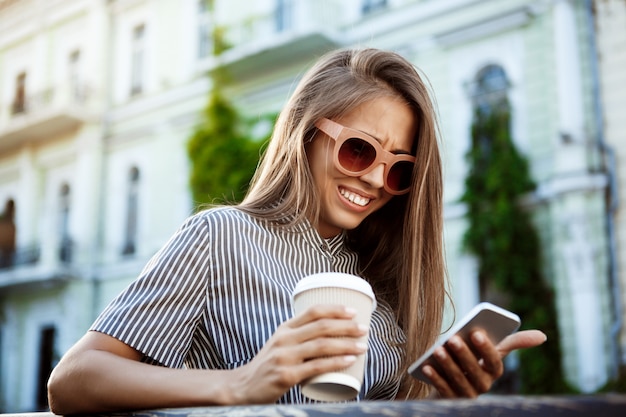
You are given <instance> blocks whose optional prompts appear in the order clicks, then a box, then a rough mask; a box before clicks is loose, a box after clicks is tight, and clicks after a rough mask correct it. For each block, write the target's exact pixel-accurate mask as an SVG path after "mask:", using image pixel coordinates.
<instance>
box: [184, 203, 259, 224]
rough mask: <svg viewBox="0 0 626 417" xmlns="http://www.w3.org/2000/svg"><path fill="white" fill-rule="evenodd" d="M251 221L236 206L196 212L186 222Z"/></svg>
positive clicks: (217, 207) (247, 215)
mask: <svg viewBox="0 0 626 417" xmlns="http://www.w3.org/2000/svg"><path fill="white" fill-rule="evenodd" d="M223 220H231V221H251V220H254V219H253V218H252V216H250V215H249V214H248V213H246V212H244V211H242V210H240V209H239V208H237V206H216V207H211V208H207V209H203V210H200V211H198V212H197V213H195V214H193V215H191V216H190V217H189V218H188V221H206V222H215V221H223Z"/></svg>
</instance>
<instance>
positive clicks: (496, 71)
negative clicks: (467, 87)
mask: <svg viewBox="0 0 626 417" xmlns="http://www.w3.org/2000/svg"><path fill="white" fill-rule="evenodd" d="M509 86H510V83H509V81H508V79H507V77H506V73H505V72H504V69H502V67H501V66H499V65H493V64H492V65H487V66H486V67H484V68H483V69H481V70H480V71H479V72H478V74H477V75H476V80H475V81H474V83H473V84H472V88H471V91H470V94H471V96H472V101H473V105H474V108H475V109H477V110H479V111H480V112H481V113H483V114H490V113H493V112H494V111H495V110H497V109H500V108H503V107H504V108H507V109H508V99H507V92H508V89H509Z"/></svg>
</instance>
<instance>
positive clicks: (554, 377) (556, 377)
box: [461, 103, 571, 394]
mask: <svg viewBox="0 0 626 417" xmlns="http://www.w3.org/2000/svg"><path fill="white" fill-rule="evenodd" d="M479 109H480V107H478V108H477V110H476V111H475V114H474V121H473V126H472V146H471V148H470V150H469V151H468V153H467V155H466V158H467V161H468V165H469V173H468V175H467V177H466V180H465V191H464V194H463V196H462V198H461V201H462V202H464V203H466V205H467V209H468V213H467V220H468V228H467V230H466V232H465V234H464V237H463V244H464V248H465V249H466V250H467V251H469V252H470V253H471V254H473V255H474V256H476V258H477V260H478V275H479V282H480V286H481V292H482V293H483V294H485V293H487V292H489V291H495V292H497V293H499V294H500V295H501V297H500V298H504V299H505V300H506V303H507V307H508V308H509V309H511V310H512V311H515V312H516V313H517V314H518V315H519V316H520V317H521V319H522V328H528V329H540V330H542V331H543V332H544V333H546V334H547V336H548V340H547V342H546V343H545V344H543V345H542V346H540V347H536V348H532V349H524V350H521V351H520V352H519V358H520V366H519V370H518V375H519V380H518V381H517V386H518V387H519V391H520V392H521V393H523V394H548V393H563V392H571V389H570V388H569V387H568V386H567V384H566V383H565V382H564V379H563V376H562V370H561V353H560V352H561V349H560V338H559V334H558V327H557V320H556V317H557V315H556V309H555V300H554V294H553V291H552V289H551V288H550V286H549V285H548V284H547V283H546V280H545V279H544V277H543V274H542V262H541V253H542V251H541V242H540V239H539V236H538V233H537V231H536V229H535V227H534V224H533V222H532V218H531V214H530V213H529V212H528V211H527V210H526V209H524V208H523V207H522V206H521V205H520V198H521V197H522V196H523V195H524V194H526V193H528V192H530V191H532V190H533V189H534V187H535V185H534V183H533V181H532V179H531V176H530V173H529V169H528V162H527V160H526V159H525V158H524V156H523V155H521V154H520V153H519V152H518V151H517V149H516V147H515V145H514V144H513V142H512V140H511V134H510V110H509V107H508V105H507V104H506V103H500V105H499V106H495V107H491V108H489V109H487V110H479Z"/></svg>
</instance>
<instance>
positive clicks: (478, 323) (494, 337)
mask: <svg viewBox="0 0 626 417" xmlns="http://www.w3.org/2000/svg"><path fill="white" fill-rule="evenodd" d="M520 323H521V321H520V318H519V316H518V315H517V314H515V313H512V312H510V311H508V310H505V309H503V308H502V307H498V306H496V305H494V304H491V303H486V302H484V303H480V304H478V305H476V306H475V307H474V308H472V309H471V310H470V312H469V313H467V314H466V315H465V316H464V317H463V318H462V319H461V320H459V321H458V322H457V323H456V324H455V325H454V326H453V327H452V328H451V329H450V330H449V331H448V332H446V334H444V335H443V336H441V337H440V338H439V340H438V341H437V342H436V343H435V344H434V345H433V346H432V347H431V348H430V349H428V350H427V351H426V353H424V354H423V355H422V356H421V357H420V358H419V359H418V360H416V361H415V362H413V364H411V366H410V367H409V370H408V372H409V374H411V375H412V376H413V377H414V378H416V379H419V380H420V381H424V382H426V383H430V380H429V379H428V377H427V376H426V375H424V374H423V373H422V366H424V365H426V364H428V365H430V366H432V367H433V368H435V369H437V370H439V366H438V365H437V361H436V360H434V359H433V358H432V355H433V352H434V351H435V349H437V348H438V347H439V346H442V345H444V344H445V343H446V342H447V341H448V340H449V339H450V338H451V337H452V336H454V335H455V334H458V335H459V336H460V337H461V338H462V339H463V340H465V341H466V342H468V340H469V335H470V333H472V332H473V331H474V330H476V329H482V330H483V331H484V332H485V333H486V334H487V337H488V338H489V339H490V340H491V342H492V343H493V344H494V345H496V344H498V343H499V342H500V341H501V340H502V339H504V338H505V337H507V336H508V335H510V334H512V333H515V332H516V331H517V329H519V326H520ZM468 346H470V348H471V346H472V344H471V343H468Z"/></svg>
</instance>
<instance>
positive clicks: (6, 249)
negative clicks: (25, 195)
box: [0, 198, 15, 269]
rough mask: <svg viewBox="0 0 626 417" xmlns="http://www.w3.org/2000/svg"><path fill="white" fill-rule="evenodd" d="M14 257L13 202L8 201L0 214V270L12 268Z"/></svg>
mask: <svg viewBox="0 0 626 417" xmlns="http://www.w3.org/2000/svg"><path fill="white" fill-rule="evenodd" d="M14 256H15V201H13V199H12V198H10V199H8V200H7V201H6V203H5V204H4V210H3V211H2V213H0V269H1V268H9V267H11V266H13V262H14Z"/></svg>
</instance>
